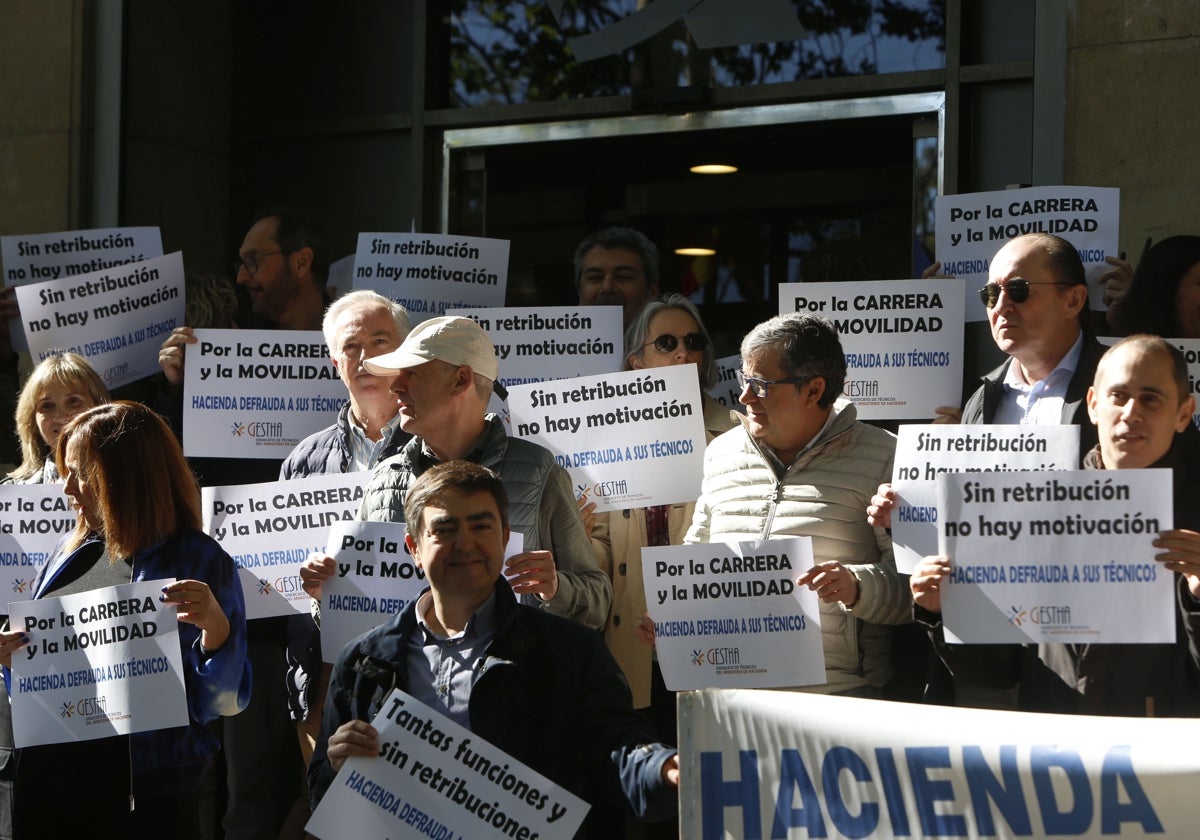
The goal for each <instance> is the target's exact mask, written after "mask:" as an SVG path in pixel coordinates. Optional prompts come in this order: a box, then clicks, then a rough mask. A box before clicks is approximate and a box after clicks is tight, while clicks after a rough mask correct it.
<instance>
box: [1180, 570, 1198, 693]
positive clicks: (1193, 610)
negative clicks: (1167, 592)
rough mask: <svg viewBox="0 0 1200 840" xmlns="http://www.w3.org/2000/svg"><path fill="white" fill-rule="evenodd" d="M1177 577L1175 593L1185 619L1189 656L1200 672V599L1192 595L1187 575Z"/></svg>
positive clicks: (1194, 666) (1196, 669)
mask: <svg viewBox="0 0 1200 840" xmlns="http://www.w3.org/2000/svg"><path fill="white" fill-rule="evenodd" d="M1176 578H1177V580H1176V582H1175V594H1176V600H1177V601H1178V604H1179V617H1180V619H1182V621H1183V629H1184V633H1185V635H1186V636H1187V646H1188V657H1189V659H1190V660H1191V663H1192V669H1193V670H1194V671H1196V672H1198V673H1200V601H1197V600H1196V599H1195V598H1193V597H1192V593H1191V591H1190V590H1189V589H1188V583H1187V578H1186V577H1184V576H1183V575H1176Z"/></svg>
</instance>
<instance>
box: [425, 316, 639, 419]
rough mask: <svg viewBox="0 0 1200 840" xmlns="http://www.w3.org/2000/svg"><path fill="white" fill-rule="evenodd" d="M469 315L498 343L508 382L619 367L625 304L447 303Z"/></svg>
mask: <svg viewBox="0 0 1200 840" xmlns="http://www.w3.org/2000/svg"><path fill="white" fill-rule="evenodd" d="M446 314H447V315H457V316H459V317H462V318H470V319H472V320H473V321H475V323H477V324H479V326H480V327H482V328H483V331H484V332H486V333H487V334H488V338H490V339H491V340H492V344H494V345H495V346H496V358H497V359H499V361H500V378H499V379H498V380H497V381H498V382H499V383H500V385H502V386H503V387H504V388H511V387H512V386H513V385H526V384H529V383H533V382H546V381H548V380H551V379H570V378H573V377H576V376H588V375H590V374H597V373H610V372H612V371H614V370H620V369H621V364H622V363H623V361H624V360H623V359H622V346H623V345H622V342H621V333H622V329H623V327H622V325H621V309H620V307H616V306H539V307H502V308H499V309H488V310H480V309H447V310H446ZM488 411H491V412H493V413H495V414H497V415H499V416H500V417H501V418H503V419H504V422H505V427H506V428H508V429H509V431H511V424H512V418H511V417H510V416H509V413H508V410H507V408H506V401H505V400H501V399H500V397H499V395H497V394H492V399H491V402H490V404H489V405H488Z"/></svg>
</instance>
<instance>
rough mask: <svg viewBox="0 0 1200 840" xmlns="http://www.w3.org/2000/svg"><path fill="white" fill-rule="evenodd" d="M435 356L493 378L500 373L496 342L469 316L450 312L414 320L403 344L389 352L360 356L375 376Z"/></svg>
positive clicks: (387, 374)
mask: <svg viewBox="0 0 1200 840" xmlns="http://www.w3.org/2000/svg"><path fill="white" fill-rule="evenodd" d="M434 360H438V361H442V362H448V363H450V364H452V365H468V366H469V367H470V368H471V370H472V371H474V372H475V373H478V374H479V375H480V376H484V377H486V378H488V379H491V380H492V381H493V382H494V381H495V380H496V377H497V376H498V375H499V373H500V363H499V362H498V361H496V346H495V345H494V344H492V340H491V339H490V338H488V334H487V333H485V332H484V331H483V328H482V327H480V326H479V324H477V323H475V322H474V321H472V320H471V319H470V318H459V317H452V316H449V315H443V316H442V317H440V318H430V319H429V320H428V321H422V322H421V323H419V324H417V326H415V327H414V328H413V330H412V332H410V333H409V334H408V338H406V339H404V343H403V344H401V345H400V346H399V347H397V348H396V349H395V350H393V351H391V352H390V353H383V354H382V355H379V356H374V357H372V358H370V359H363V367H365V368H366V369H367V370H368V371H369V372H371V373H373V374H375V375H376V376H394V375H395V374H396V373H398V372H399V371H402V370H407V369H408V368H413V367H417V366H418V365H423V364H425V363H426V362H432V361H434Z"/></svg>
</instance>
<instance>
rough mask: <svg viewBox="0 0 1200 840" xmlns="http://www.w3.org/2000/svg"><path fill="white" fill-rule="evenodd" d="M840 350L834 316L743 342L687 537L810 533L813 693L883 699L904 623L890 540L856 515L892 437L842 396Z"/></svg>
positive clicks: (888, 466) (904, 594)
mask: <svg viewBox="0 0 1200 840" xmlns="http://www.w3.org/2000/svg"><path fill="white" fill-rule="evenodd" d="M845 380H846V357H845V355H844V354H843V352H842V346H841V342H840V341H839V340H838V335H837V331H836V330H835V329H834V327H833V325H832V324H830V323H829V321H827V320H825V319H823V318H820V317H818V316H816V315H811V314H794V315H782V316H779V317H776V318H772V319H771V320H769V321H766V322H764V323H762V324H759V325H758V326H757V327H755V328H754V329H753V330H751V331H750V333H749V334H748V335H747V336H746V337H745V339H743V341H742V370H741V371H739V373H738V383H739V384H740V385H741V388H742V393H741V396H740V397H739V400H740V401H741V402H742V404H744V405H745V406H746V415H745V417H743V418H741V422H740V425H739V426H738V427H736V428H734V429H733V430H732V431H729V432H726V433H725V434H723V435H721V436H720V437H718V438H717V439H716V440H714V441H713V442H712V443H711V444H709V447H708V450H707V452H706V453H705V457H704V482H703V485H702V487H701V493H700V498H699V499H698V500H697V501H696V513H695V516H694V517H693V519H692V527H691V528H690V529H689V531H688V534H687V537H686V539H685V540H684V542H685V543H689V544H690V543H708V542H739V541H747V540H765V539H773V538H779V537H790V536H797V537H802V536H806V537H812V547H813V559H814V566H813V568H812V569H810V570H809V571H807V572H805V573H804V574H803V575H802V576H801V577H800V578H799V579H798V581H797V584H798V585H800V586H808V587H809V588H810V589H812V590H813V591H814V592H816V593H817V595H818V597H819V598H820V600H821V635H822V639H823V642H824V648H825V671H826V680H827V681H826V684H825V685H821V686H813V687H811V689H809V690H812V691H819V692H822V693H830V694H844V695H853V696H859V697H876V698H877V697H881V696H882V688H883V686H884V684H885V683H886V682H887V681H888V679H889V678H890V677H891V675H892V657H891V631H890V628H889V627H886V626H882V625H889V624H903V623H907V622H908V621H910V620H911V610H912V599H911V597H910V595H909V592H908V582H907V580H906V579H905V578H904V577H903V576H902V575H900V574H899V573H898V572H897V571H896V563H895V559H894V557H893V555H892V541H891V537H889V536H888V534H887V532H886V531H885V530H884V529H882V528H875V527H872V526H870V525H868V524H867V523H866V522H865V521H864V520H863V516H862V511H863V509H864V508H865V507H866V503H867V500H868V499H869V498H870V496H871V494H872V493H873V492H874V491H875V488H876V487H878V486H879V483H880V482H881V481H885V480H887V479H888V478H889V477H890V476H891V473H892V459H893V457H894V454H895V448H896V441H895V438H893V437H892V436H891V435H890V434H889V433H887V432H885V431H883V430H882V429H878V428H876V427H874V426H868V425H866V424H865V423H861V422H859V421H858V419H857V417H858V415H857V412H856V411H855V407H854V404H853V403H852V402H850V401H849V400H846V399H844V398H842V397H841V393H842V388H843V385H844V383H845Z"/></svg>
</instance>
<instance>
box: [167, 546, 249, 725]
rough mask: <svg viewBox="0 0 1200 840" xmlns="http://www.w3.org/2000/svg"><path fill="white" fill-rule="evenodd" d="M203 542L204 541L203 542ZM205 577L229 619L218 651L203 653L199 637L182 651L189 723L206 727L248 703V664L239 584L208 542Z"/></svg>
mask: <svg viewBox="0 0 1200 840" xmlns="http://www.w3.org/2000/svg"><path fill="white" fill-rule="evenodd" d="M206 539H207V538H206ZM206 554H208V564H207V565H208V567H209V571H208V574H207V575H205V578H204V581H205V583H207V584H208V586H209V589H211V590H212V594H213V597H214V598H216V599H217V603H218V604H220V605H221V609H222V611H224V613H225V617H226V618H228V619H229V638H228V639H226V640H225V644H224V645H222V646H221V648H220V649H219V650H215V651H206V650H204V649H203V648H202V647H201V645H200V634H199V633H196V634H195V640H194V641H193V642H192V644H191V646H190V647H189V648H188V649H187V650H185V651H184V657H183V659H184V669H185V671H186V672H187V673H188V674H189V675H190V676H191V677H192V679H191V681H190V683H189V686H188V693H187V694H188V707H189V712H190V713H191V716H192V719H193V720H196V721H199V722H201V723H206V722H208V721H210V720H214V719H215V718H218V717H221V716H224V715H236V714H237V713H238V712H240V711H241V710H242V709H244V708H246V705H247V704H248V703H249V702H250V688H251V678H250V661H249V659H248V658H247V643H246V605H245V602H244V600H243V597H242V584H241V581H240V580H239V579H238V573H237V567H236V566H235V565H234V563H233V560H232V558H230V556H229V555H228V554H226V553H225V550H224V549H222V548H221V547H220V546H219V545H217V544H216V543H215V542H209V543H208V545H207V550H206Z"/></svg>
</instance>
